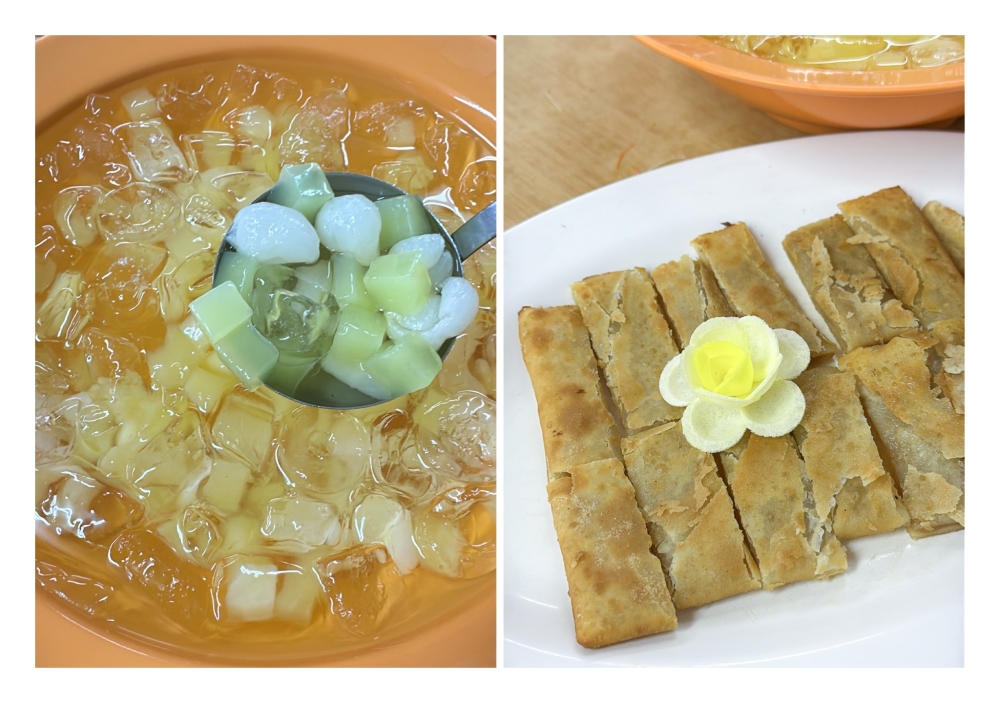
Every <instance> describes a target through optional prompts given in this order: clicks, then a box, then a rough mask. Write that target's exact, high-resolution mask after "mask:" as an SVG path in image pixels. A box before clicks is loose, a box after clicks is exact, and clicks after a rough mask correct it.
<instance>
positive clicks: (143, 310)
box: [84, 242, 167, 347]
mask: <svg viewBox="0 0 1000 703" xmlns="http://www.w3.org/2000/svg"><path fill="white" fill-rule="evenodd" d="M166 258H167V252H166V250H165V249H163V248H162V247H158V246H154V245H151V244H138V243H133V242H117V243H114V242H108V243H107V244H105V245H104V246H103V247H101V249H100V250H99V251H98V252H97V254H96V255H95V257H94V259H93V260H92V261H91V264H90V266H89V267H88V269H87V273H86V274H85V276H84V281H85V282H86V284H87V291H86V305H87V307H88V308H89V309H90V310H92V311H93V320H94V322H95V323H96V324H97V325H98V326H100V327H101V328H102V329H104V330H106V331H108V332H115V333H117V334H120V335H121V336H123V337H126V338H128V339H132V340H134V341H136V342H137V343H139V345H140V346H143V347H146V346H150V347H156V346H159V345H160V344H162V340H163V338H164V335H165V334H166V326H165V325H164V322H163V317H162V316H161V314H160V303H159V296H158V295H157V292H156V288H155V287H154V286H153V281H154V280H155V279H156V276H157V275H159V273H160V271H161V270H162V268H163V265H164V263H165V261H166Z"/></svg>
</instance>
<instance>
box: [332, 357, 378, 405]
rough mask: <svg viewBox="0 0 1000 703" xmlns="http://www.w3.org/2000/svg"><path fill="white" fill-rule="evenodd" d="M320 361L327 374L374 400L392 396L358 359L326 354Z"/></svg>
mask: <svg viewBox="0 0 1000 703" xmlns="http://www.w3.org/2000/svg"><path fill="white" fill-rule="evenodd" d="M320 363H321V365H322V367H323V370H324V371H326V372H327V373H328V374H330V375H331V376H333V377H334V378H336V379H337V380H338V381H341V382H342V383H346V384H347V385H348V386H350V387H351V388H354V389H355V390H359V391H361V392H362V393H364V394H365V395H369V396H371V397H372V398H375V399H376V400H390V399H392V398H393V397H394V395H393V394H392V393H391V392H390V391H388V390H386V388H385V386H383V385H382V384H381V383H380V382H379V381H377V380H375V379H374V378H372V375H371V374H370V373H368V372H367V371H366V370H365V369H364V367H363V366H362V365H361V362H360V361H344V360H343V359H340V358H339V357H337V356H335V355H333V354H327V355H326V356H324V357H323V360H322V361H321V362H320Z"/></svg>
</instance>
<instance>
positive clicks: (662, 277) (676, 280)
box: [650, 256, 734, 349]
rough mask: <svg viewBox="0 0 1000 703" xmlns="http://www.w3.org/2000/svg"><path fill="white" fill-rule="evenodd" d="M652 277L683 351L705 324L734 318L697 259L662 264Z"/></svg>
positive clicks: (717, 287)
mask: <svg viewBox="0 0 1000 703" xmlns="http://www.w3.org/2000/svg"><path fill="white" fill-rule="evenodd" d="M650 275H651V276H652V278H653V284H654V285H655V286H656V292H657V293H659V294H660V298H661V299H662V300H663V307H664V308H665V309H666V311H667V318H668V319H669V320H670V323H671V325H673V328H674V331H675V332H677V339H678V341H679V342H680V346H681V349H683V348H684V347H686V346H687V345H688V342H689V341H690V339H691V335H692V334H693V333H694V331H695V330H696V329H697V328H698V325H700V324H701V323H702V322H704V321H705V320H708V319H710V318H713V317H732V316H733V315H734V313H733V311H732V310H731V309H730V308H729V303H727V302H726V297H725V296H724V295H723V294H722V291H721V290H720V289H719V284H718V282H716V280H715V276H713V275H712V271H711V269H709V268H708V267H707V266H706V265H705V264H703V263H702V262H701V261H699V260H697V259H692V258H691V257H689V256H682V257H681V259H680V261H670V262H667V263H665V264H660V265H659V266H657V267H656V268H655V269H653V271H652V272H651V274H650Z"/></svg>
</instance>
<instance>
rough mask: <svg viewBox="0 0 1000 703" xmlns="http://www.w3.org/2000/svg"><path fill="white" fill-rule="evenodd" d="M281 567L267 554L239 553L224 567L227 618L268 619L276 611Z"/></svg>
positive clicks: (235, 619) (223, 584) (243, 619)
mask: <svg viewBox="0 0 1000 703" xmlns="http://www.w3.org/2000/svg"><path fill="white" fill-rule="evenodd" d="M279 573H280V569H279V567H277V566H275V564H274V562H272V561H271V560H270V559H267V558H265V557H251V556H242V555H239V556H235V557H231V558H230V559H229V560H227V562H226V564H225V566H224V567H223V576H222V589H223V591H224V593H225V596H224V597H223V603H224V605H225V608H224V610H223V612H224V614H225V619H226V620H230V621H232V622H254V621H258V620H268V619H270V618H271V617H272V615H273V614H274V600H275V596H276V595H277V592H278V575H279Z"/></svg>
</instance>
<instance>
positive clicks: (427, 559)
mask: <svg viewBox="0 0 1000 703" xmlns="http://www.w3.org/2000/svg"><path fill="white" fill-rule="evenodd" d="M413 531H414V541H415V542H416V544H417V547H418V548H419V549H420V563H421V564H422V565H423V566H424V567H426V568H428V569H430V570H432V571H436V572H438V573H439V574H443V575H444V576H449V577H451V578H466V579H468V578H476V577H477V576H481V575H483V574H486V573H489V572H491V571H493V570H494V569H495V568H496V489H495V487H494V484H469V485H467V486H465V487H464V488H452V489H450V490H448V491H445V492H444V493H442V494H441V495H439V496H438V497H437V498H435V499H434V501H432V502H431V504H430V505H429V506H427V507H426V508H425V509H423V510H422V511H420V512H419V513H418V514H417V515H416V516H415V517H414V525H413Z"/></svg>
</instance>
